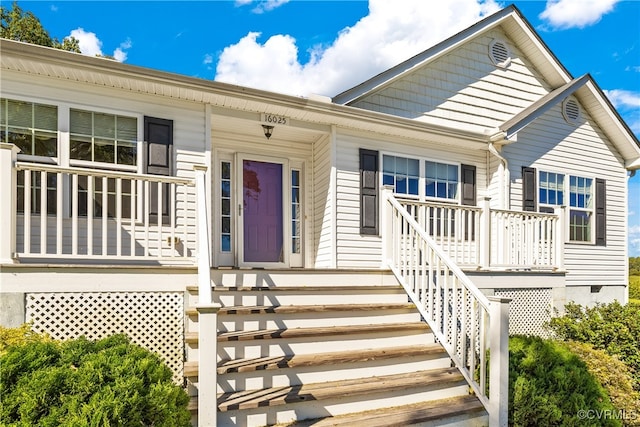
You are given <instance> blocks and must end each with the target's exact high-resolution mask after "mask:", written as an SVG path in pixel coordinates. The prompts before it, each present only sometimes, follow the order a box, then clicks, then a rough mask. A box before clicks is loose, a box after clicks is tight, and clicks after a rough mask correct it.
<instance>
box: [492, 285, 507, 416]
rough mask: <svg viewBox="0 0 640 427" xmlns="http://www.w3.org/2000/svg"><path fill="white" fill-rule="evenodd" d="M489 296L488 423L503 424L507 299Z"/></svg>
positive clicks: (505, 411)
mask: <svg viewBox="0 0 640 427" xmlns="http://www.w3.org/2000/svg"><path fill="white" fill-rule="evenodd" d="M488 299H489V319H490V320H489V351H490V356H489V404H490V408H491V409H490V410H489V425H490V426H491V427H507V423H508V420H509V415H508V410H509V302H511V299H510V298H502V297H488Z"/></svg>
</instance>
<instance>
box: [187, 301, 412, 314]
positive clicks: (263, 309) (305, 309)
mask: <svg viewBox="0 0 640 427" xmlns="http://www.w3.org/2000/svg"><path fill="white" fill-rule="evenodd" d="M415 308H416V306H415V304H413V303H380V304H325V305H277V306H267V305H263V306H228V307H222V308H220V310H219V311H218V315H219V316H221V315H232V314H240V315H247V314H270V313H273V314H292V313H327V312H334V311H338V312H342V311H374V310H413V309H415ZM186 313H187V315H189V316H196V315H197V314H198V311H197V310H196V308H195V307H189V308H188V309H187V310H186Z"/></svg>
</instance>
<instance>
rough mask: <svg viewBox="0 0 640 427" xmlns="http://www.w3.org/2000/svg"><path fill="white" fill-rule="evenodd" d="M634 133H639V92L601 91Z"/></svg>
mask: <svg viewBox="0 0 640 427" xmlns="http://www.w3.org/2000/svg"><path fill="white" fill-rule="evenodd" d="M603 92H604V93H605V95H607V98H609V101H611V103H612V104H613V106H614V107H616V109H617V110H618V111H619V112H620V115H621V116H622V117H623V119H624V121H625V122H626V123H627V125H629V128H630V129H631V131H632V132H633V133H635V134H636V135H640V92H633V91H630V90H622V89H613V90H604V91H603Z"/></svg>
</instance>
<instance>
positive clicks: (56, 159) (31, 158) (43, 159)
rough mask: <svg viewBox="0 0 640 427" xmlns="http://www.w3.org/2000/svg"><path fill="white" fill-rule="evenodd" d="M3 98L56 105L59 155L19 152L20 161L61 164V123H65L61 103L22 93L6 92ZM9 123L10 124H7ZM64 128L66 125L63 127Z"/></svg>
mask: <svg viewBox="0 0 640 427" xmlns="http://www.w3.org/2000/svg"><path fill="white" fill-rule="evenodd" d="M2 98H3V99H7V100H12V101H18V102H28V103H31V104H40V105H47V106H50V107H56V113H57V115H58V129H57V130H56V134H57V135H56V139H57V144H56V153H57V154H58V155H57V156H36V155H34V154H23V153H21V152H19V153H18V160H19V161H26V162H33V163H46V164H53V165H59V164H60V159H61V158H62V156H61V155H60V154H61V153H62V149H63V146H62V144H61V140H62V134H63V132H62V130H61V125H63V123H64V121H63V120H64V117H65V116H64V115H63V114H61V105H62V104H60V103H59V102H58V103H57V102H55V101H53V100H49V99H44V98H32V97H26V96H22V95H14V94H12V93H5V94H3V95H2ZM7 125H8V124H7ZM63 129H64V127H63Z"/></svg>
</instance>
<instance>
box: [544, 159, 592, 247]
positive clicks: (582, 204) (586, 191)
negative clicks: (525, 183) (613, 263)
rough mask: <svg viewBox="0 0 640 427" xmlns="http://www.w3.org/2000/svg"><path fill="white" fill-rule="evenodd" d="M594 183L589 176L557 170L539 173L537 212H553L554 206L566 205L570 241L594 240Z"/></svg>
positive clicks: (589, 241)
mask: <svg viewBox="0 0 640 427" xmlns="http://www.w3.org/2000/svg"><path fill="white" fill-rule="evenodd" d="M594 183H595V180H594V179H593V178H588V177H583V176H577V175H569V174H563V173H558V172H548V171H540V172H539V175H538V209H539V210H540V211H541V212H553V208H554V207H556V206H565V205H567V204H568V206H569V241H571V242H586V243H593V241H594V240H593V236H594V226H595V224H594V221H593V217H594V209H595V187H594ZM567 195H568V197H567Z"/></svg>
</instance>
